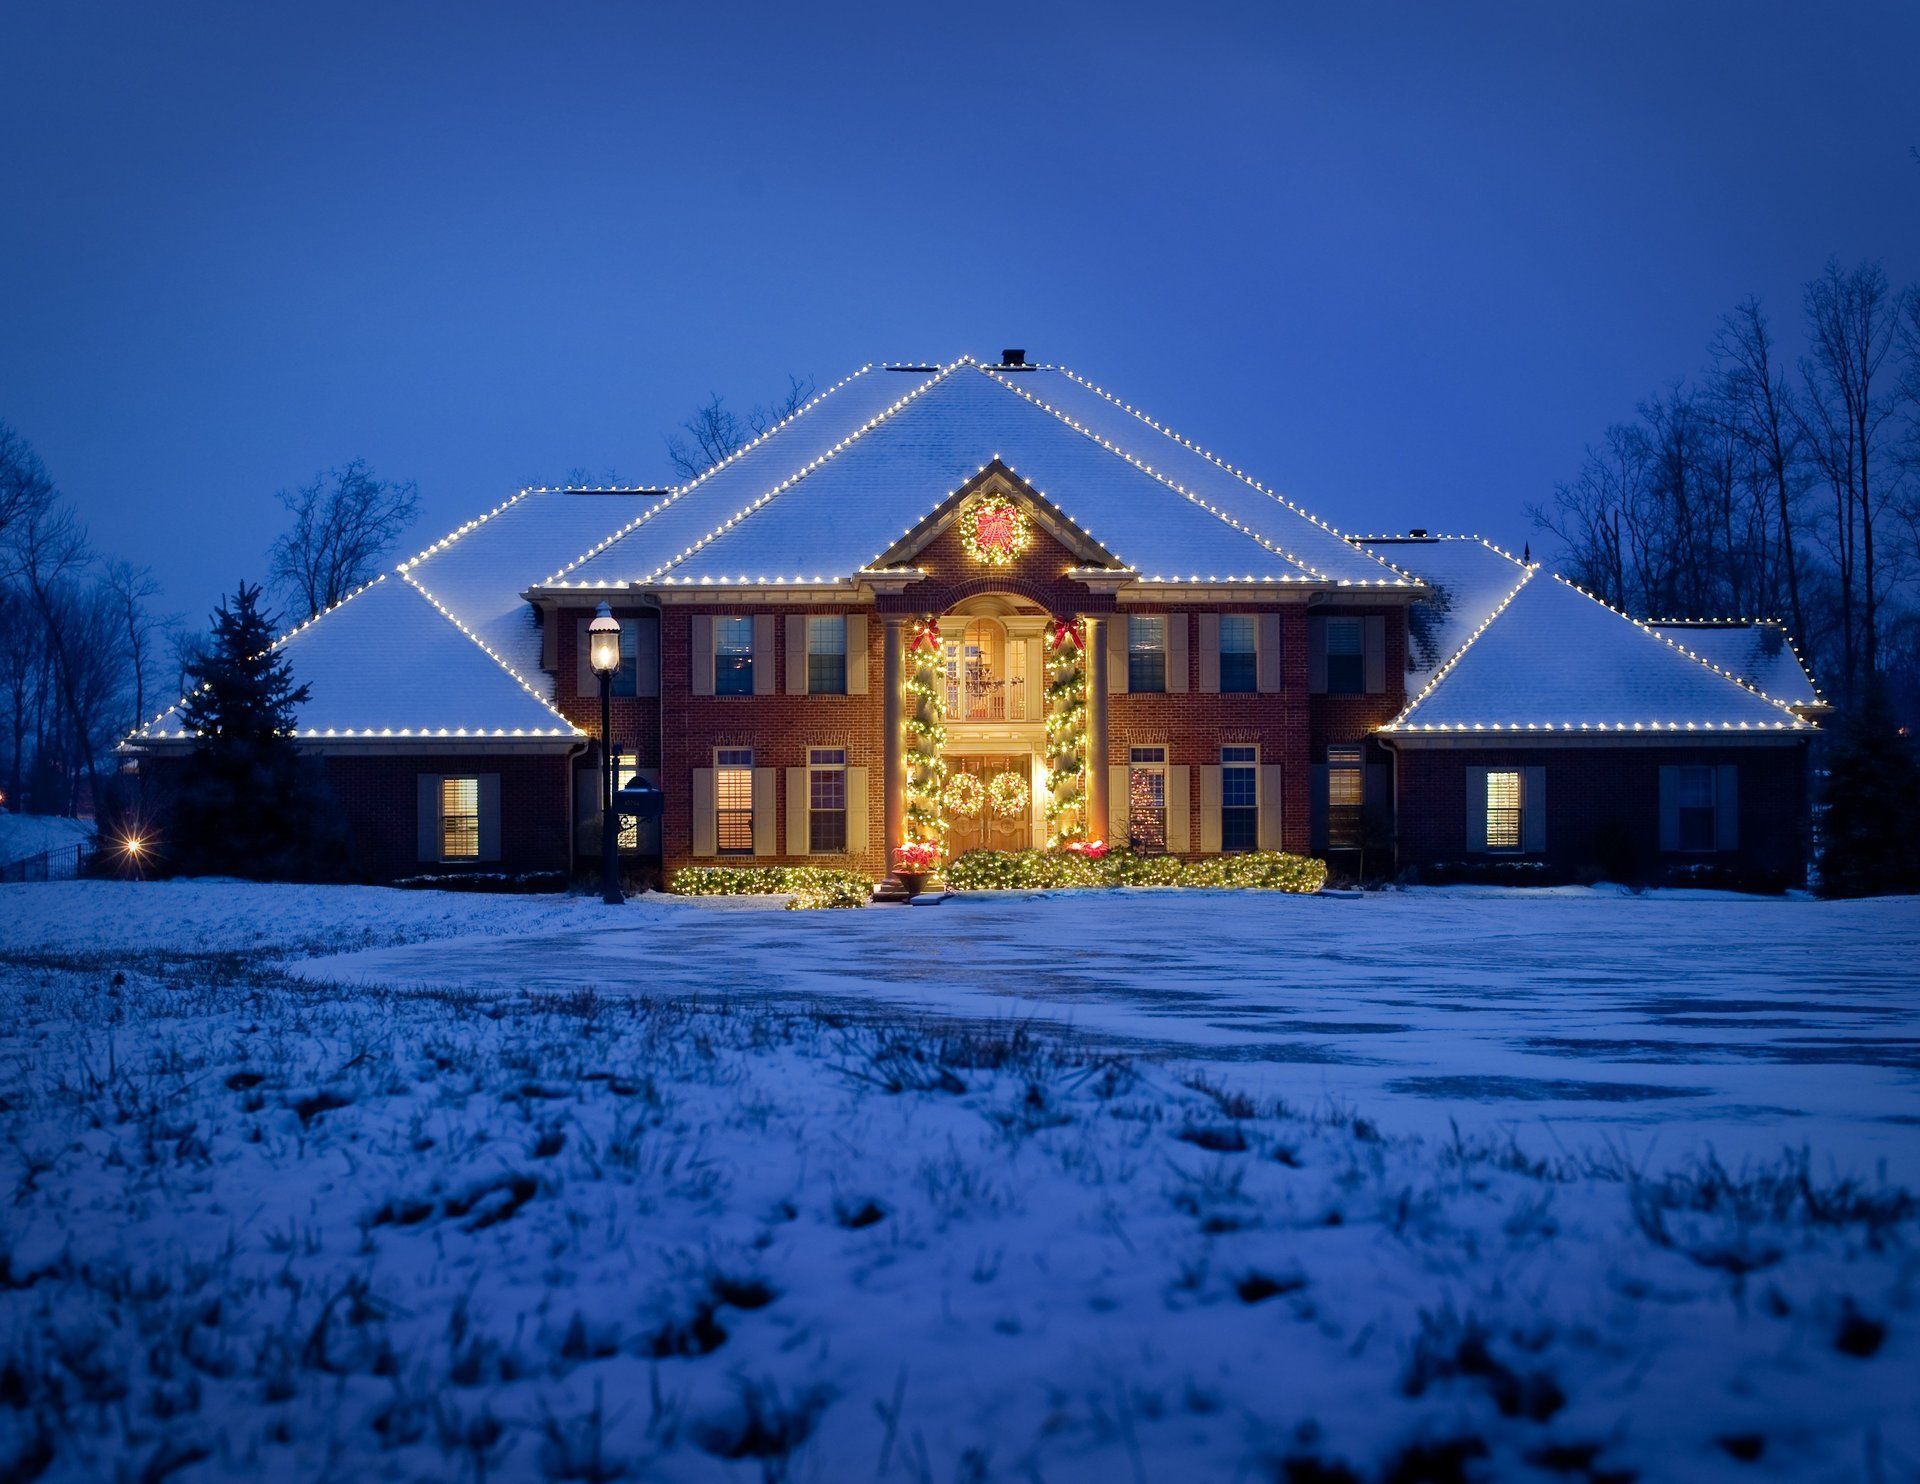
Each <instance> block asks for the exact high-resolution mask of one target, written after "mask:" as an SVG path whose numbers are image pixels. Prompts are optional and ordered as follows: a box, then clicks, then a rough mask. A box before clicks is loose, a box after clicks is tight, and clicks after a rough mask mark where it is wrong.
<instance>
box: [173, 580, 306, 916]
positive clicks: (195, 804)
mask: <svg viewBox="0 0 1920 1484" xmlns="http://www.w3.org/2000/svg"><path fill="white" fill-rule="evenodd" d="M274 623H275V620H274V618H272V617H271V616H269V615H268V614H265V613H263V612H261V609H260V589H259V588H258V587H255V586H251V585H249V584H248V583H245V582H242V583H241V584H240V585H239V587H238V589H237V590H236V591H235V593H234V595H233V597H232V599H231V600H230V601H228V602H226V603H223V604H221V606H220V608H219V610H218V611H217V612H216V613H215V614H214V615H213V642H212V644H211V646H210V647H209V649H208V652H207V655H206V657H205V658H204V659H203V660H201V661H200V662H199V663H197V664H195V665H192V666H191V667H189V669H188V671H187V674H188V678H189V680H190V682H191V683H192V690H191V691H190V692H189V694H188V698H187V701H186V704H185V705H184V706H183V708H182V711H181V718H182V723H183V725H184V726H185V727H186V729H187V730H188V731H190V732H193V733H194V734H195V735H196V737H197V738H198V741H197V742H196V743H195V746H194V750H193V752H192V753H191V755H190V756H189V757H188V759H187V761H186V763H185V765H184V766H183V767H182V769H181V775H180V784H179V789H178V792H177V794H176V795H175V797H174V799H173V802H172V807H171V809H170V810H169V811H168V812H169V814H170V822H169V825H168V828H167V831H166V834H167V837H168V850H169V853H170V855H171V857H172V860H173V863H174V864H175V865H176V866H177V867H178V868H179V869H180V870H182V871H184V872H186V873H187V874H189V875H196V874H199V875H204V874H219V875H228V876H247V877H253V878H256V879H262V880H266V879H283V880H284V879H300V880H308V879H313V878H316V877H326V876H332V875H336V874H338V872H339V866H340V861H341V859H342V835H341V831H340V828H339V825H338V823H337V821H338V817H339V815H338V811H337V810H335V809H333V808H331V807H329V804H328V799H327V789H326V784H325V779H324V776H323V775H322V773H321V771H320V769H319V767H318V766H317V765H316V764H314V763H313V762H312V761H311V760H310V759H307V758H305V757H303V756H302V755H301V753H300V750H299V748H298V747H297V746H296V745H295V743H294V740H293V735H292V733H293V725H294V719H295V716H296V714H297V709H298V707H299V706H300V704H301V703H302V702H303V701H305V700H306V699H307V693H308V692H307V687H306V686H304V685H295V684H294V681H293V671H292V669H291V667H290V666H289V665H288V663H287V658H286V655H285V654H284V653H283V652H282V651H280V650H277V649H274V648H273V647H272V644H273V627H274Z"/></svg>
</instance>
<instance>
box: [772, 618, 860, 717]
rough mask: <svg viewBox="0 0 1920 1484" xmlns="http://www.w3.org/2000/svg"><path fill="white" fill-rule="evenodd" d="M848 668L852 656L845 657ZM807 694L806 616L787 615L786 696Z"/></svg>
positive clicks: (850, 665) (850, 664) (851, 662)
mask: <svg viewBox="0 0 1920 1484" xmlns="http://www.w3.org/2000/svg"><path fill="white" fill-rule="evenodd" d="M847 664H848V668H852V664H853V656H852V655H848V656H847ZM806 693H807V616H806V614H804V613H789V614H788V615H787V694H788V695H790V696H804V695H805V694H806Z"/></svg>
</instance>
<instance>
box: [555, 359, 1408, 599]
mask: <svg viewBox="0 0 1920 1484" xmlns="http://www.w3.org/2000/svg"><path fill="white" fill-rule="evenodd" d="M995 458H998V459H999V460H1000V461H1001V462H1002V463H1004V464H1005V465H1006V466H1008V467H1009V468H1010V469H1012V470H1013V471H1014V472H1015V473H1016V474H1017V475H1018V476H1019V477H1020V479H1021V480H1023V481H1024V482H1025V483H1026V484H1028V485H1029V486H1031V487H1032V488H1034V489H1035V490H1037V491H1038V492H1039V493H1040V494H1041V495H1043V496H1044V497H1045V498H1046V499H1047V500H1048V501H1049V502H1050V503H1051V504H1053V505H1054V506H1055V507H1056V508H1058V509H1059V510H1060V511H1061V512H1062V513H1063V514H1064V515H1066V516H1067V518H1069V519H1070V520H1072V521H1073V522H1074V523H1075V524H1076V525H1078V526H1079V527H1080V528H1081V529H1082V530H1084V531H1086V532H1087V533H1088V534H1089V535H1090V536H1091V537H1092V538H1093V539H1094V540H1095V541H1097V542H1098V543H1100V545H1102V546H1104V547H1105V548H1106V549H1107V550H1109V551H1111V552H1112V553H1113V554H1114V555H1115V557H1116V558H1117V559H1118V560H1119V561H1120V562H1121V563H1122V564H1123V565H1125V566H1127V567H1129V568H1131V569H1133V570H1135V571H1137V572H1138V573H1139V574H1140V578H1141V580H1142V581H1143V582H1148V583H1151V582H1155V581H1162V582H1175V581H1180V582H1191V581H1195V580H1210V579H1211V580H1219V581H1226V580H1232V581H1258V582H1276V583H1299V584H1303V585H1308V586H1336V585H1337V586H1352V585H1361V584H1364V585H1378V586H1409V585H1412V579H1409V578H1408V577H1406V576H1405V575H1404V574H1402V573H1400V572H1398V571H1396V570H1394V569H1393V568H1392V567H1391V566H1389V565H1388V564H1386V563H1385V562H1383V561H1381V560H1380V559H1378V558H1377V557H1375V556H1372V555H1370V554H1368V553H1367V552H1365V551H1364V550H1362V549H1361V548H1360V547H1358V546H1356V545H1354V544H1353V543H1351V542H1349V541H1347V540H1346V539H1344V538H1343V537H1342V536H1341V535H1340V534H1339V533H1338V532H1336V531H1334V530H1333V529H1332V528H1331V527H1329V526H1327V525H1325V524H1324V523H1323V522H1320V521H1318V520H1316V519H1314V518H1313V517H1311V516H1309V515H1307V514H1306V513H1305V512H1304V511H1302V510H1300V509H1299V508H1298V507H1297V506H1294V505H1292V504H1290V503H1288V502H1287V501H1285V500H1282V499H1281V498H1280V497H1279V496H1277V495H1274V494H1272V493H1271V492H1269V491H1267V490H1265V489H1264V488H1262V487H1261V486H1259V485H1258V484H1256V483H1254V482H1253V481H1252V480H1250V479H1248V478H1247V477H1246V476H1244V475H1242V474H1239V473H1238V472H1236V471H1234V470H1232V469H1230V468H1228V467H1227V466H1226V465H1224V464H1221V463H1220V462H1218V461H1217V460H1214V459H1213V458H1212V457H1211V456H1210V455H1206V454H1204V453H1201V452H1199V451H1198V450H1196V449H1195V448H1194V447H1193V446H1192V445H1190V444H1188V443H1185V442H1184V441H1182V440H1180V439H1178V438H1176V437H1175V436H1173V435H1171V434H1169V433H1167V432H1165V431H1164V430H1162V429H1160V428H1159V427H1158V426H1157V425H1156V424H1153V423H1151V422H1148V421H1147V420H1145V419H1144V418H1142V417H1141V416H1139V415H1138V414H1136V413H1133V412H1132V411H1130V410H1129V409H1127V408H1126V407H1124V406H1123V405H1122V404H1119V403H1117V402H1114V401H1112V400H1111V399H1109V398H1108V397H1106V396H1105V394H1103V393H1100V392H1098V391H1096V390H1094V389H1093V388H1091V387H1090V386H1089V385H1088V384H1087V383H1085V382H1083V381H1081V380H1080V379H1078V378H1077V377H1074V376H1073V375H1072V374H1071V373H1070V372H1065V371H1057V370H1052V369H1048V368H1034V369H1031V370H1026V371H1019V372H1015V371H1007V370H1003V369H1001V368H996V367H986V366H981V365H978V364H976V363H974V362H973V361H971V360H961V361H956V362H953V363H951V364H950V365H948V366H946V367H944V368H942V369H940V370H939V371H937V372H931V373H930V372H927V371H925V370H923V369H916V370H914V371H912V372H909V373H903V372H899V371H880V372H874V371H865V372H861V373H857V374H856V376H855V377H853V378H850V379H849V380H848V381H847V382H843V383H841V384H840V386H839V387H837V388H835V389H834V391H833V392H832V394H831V395H828V396H823V397H822V398H820V399H818V400H817V402H816V404H815V405H814V406H813V407H811V408H809V409H808V410H807V411H805V412H804V413H802V414H800V415H797V416H796V417H795V418H794V419H792V420H791V421H790V422H789V423H787V424H785V425H783V426H782V427H780V428H777V429H775V430H773V431H772V432H770V433H769V434H768V435H767V436H766V437H765V438H763V439H762V440H761V441H760V442H759V443H758V444H756V445H754V446H753V447H752V448H750V449H748V450H746V451H744V452H743V453H742V454H741V455H739V456H737V457H736V458H735V459H734V460H732V461H730V462H729V463H727V464H725V465H722V466H721V467H719V468H718V469H716V470H713V471H711V472H710V473H709V474H708V475H707V476H705V477H704V478H703V479H701V480H697V481H695V482H694V483H693V484H691V485H688V486H686V487H685V488H684V489H682V490H681V491H679V492H677V493H676V494H675V495H674V496H672V497H670V498H669V499H667V500H664V501H661V502H660V503H659V505H658V506H657V507H656V508H655V509H654V510H652V511H650V512H648V513H647V514H645V515H644V516H643V517H642V518H640V519H638V520H636V521H634V522H633V523H632V524H631V525H630V526H629V527H628V528H627V529H625V530H624V531H622V532H621V533H619V534H618V535H617V537H616V538H615V539H613V540H611V541H609V542H607V543H606V544H605V545H604V546H603V547H602V548H601V549H599V550H597V551H594V552H592V553H591V554H590V555H588V556H587V557H586V558H585V559H584V560H582V561H580V562H578V563H576V564H574V565H573V566H571V567H569V568H565V569H562V570H561V571H558V572H556V573H555V574H554V575H553V577H552V578H550V579H549V582H548V583H546V584H542V585H543V586H547V585H554V586H559V585H584V586H590V587H591V586H600V585H618V584H624V583H632V584H651V583H663V584H667V585H676V584H684V583H692V584H749V585H751V584H758V583H766V582H789V581H794V580H823V581H830V580H847V579H851V578H853V577H854V576H856V575H857V574H858V573H859V572H860V571H862V570H863V569H865V568H866V567H867V566H868V565H869V564H870V563H871V562H872V561H873V560H874V559H875V558H876V557H877V556H878V555H879V554H880V553H881V552H883V551H885V550H886V549H887V548H888V547H889V546H891V545H892V544H893V543H894V542H895V541H896V540H897V539H898V538H899V537H900V536H901V535H902V534H904V533H905V532H906V531H907V530H909V529H910V528H912V527H913V526H914V525H915V523H916V522H918V521H919V520H920V519H921V518H922V517H923V516H924V515H926V514H927V513H928V512H929V511H931V510H933V509H934V508H935V507H937V506H939V505H940V504H941V503H942V502H943V501H945V500H947V499H948V498H949V497H950V496H952V495H953V494H954V492H955V491H957V490H958V489H959V488H960V487H961V486H962V485H964V484H966V483H967V481H969V480H970V479H972V478H973V477H974V476H975V475H976V474H977V473H978V472H979V471H980V470H981V469H982V467H983V466H985V465H986V464H988V463H989V462H991V461H992V460H994V459H995Z"/></svg>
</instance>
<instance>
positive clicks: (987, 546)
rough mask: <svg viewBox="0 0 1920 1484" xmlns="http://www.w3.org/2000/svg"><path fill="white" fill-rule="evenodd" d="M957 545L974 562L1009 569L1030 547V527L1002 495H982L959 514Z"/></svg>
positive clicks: (1020, 513)
mask: <svg viewBox="0 0 1920 1484" xmlns="http://www.w3.org/2000/svg"><path fill="white" fill-rule="evenodd" d="M960 545H961V547H962V548H963V549H964V550H965V551H966V553H967V555H968V556H970V557H972V558H973V560H974V561H976V562H980V563H982V564H984V565H986V566H989V567H1011V566H1012V565H1013V564H1014V562H1015V561H1016V560H1018V558H1019V557H1020V555H1021V553H1022V552H1024V551H1025V550H1026V549H1027V548H1028V547H1029V546H1031V545H1033V526H1032V523H1031V522H1030V521H1028V519H1027V513H1026V511H1024V510H1022V509H1021V508H1020V507H1019V506H1018V505H1016V504H1014V503H1013V501H1011V500H1009V499H1008V498H1007V497H1006V496H1005V495H983V496H981V497H980V498H979V499H978V500H975V501H974V502H973V503H972V504H971V505H969V506H967V508H966V509H965V510H964V511H963V512H962V513H961V516H960Z"/></svg>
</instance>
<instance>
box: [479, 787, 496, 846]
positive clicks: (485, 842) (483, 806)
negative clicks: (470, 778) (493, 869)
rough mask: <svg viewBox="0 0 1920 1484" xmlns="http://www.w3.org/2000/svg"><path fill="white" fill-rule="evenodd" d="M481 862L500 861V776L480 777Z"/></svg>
mask: <svg viewBox="0 0 1920 1484" xmlns="http://www.w3.org/2000/svg"><path fill="white" fill-rule="evenodd" d="M478 858H479V859H480V860H483V861H497V860H499V859H500V775H499V774H498V773H482V774H481V775H480V855H479V857H478Z"/></svg>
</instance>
